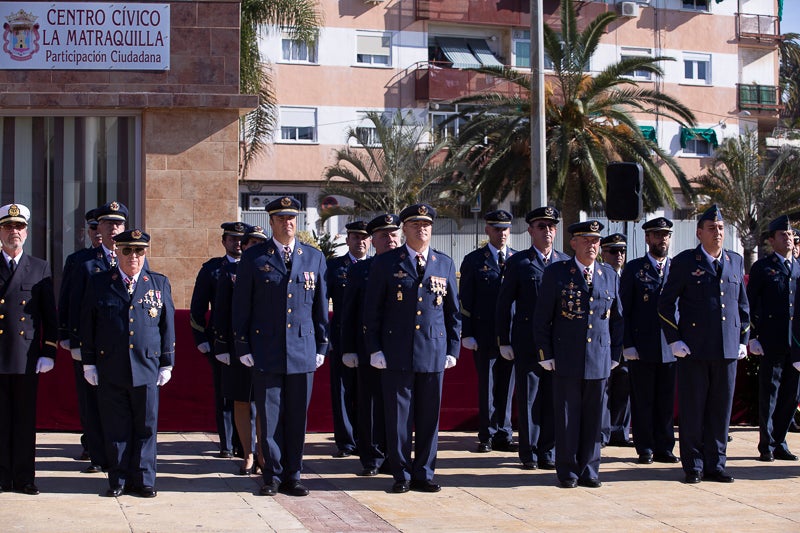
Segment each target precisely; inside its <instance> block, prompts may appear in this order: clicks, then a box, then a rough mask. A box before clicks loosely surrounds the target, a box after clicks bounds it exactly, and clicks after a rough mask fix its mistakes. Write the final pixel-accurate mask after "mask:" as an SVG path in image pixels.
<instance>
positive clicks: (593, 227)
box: [589, 220, 600, 231]
mask: <svg viewBox="0 0 800 533" xmlns="http://www.w3.org/2000/svg"><path fill="white" fill-rule="evenodd" d="M589 229H590V230H592V231H597V230H599V229H600V225H599V224H598V223H597V221H596V220H592V223H591V224H589Z"/></svg>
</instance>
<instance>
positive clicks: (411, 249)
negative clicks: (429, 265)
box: [406, 243, 431, 261]
mask: <svg viewBox="0 0 800 533" xmlns="http://www.w3.org/2000/svg"><path fill="white" fill-rule="evenodd" d="M430 248H431V247H430V246H428V247H427V248H425V249H424V250H419V251H417V250H415V249H413V248H412V247H411V246H409V245H408V243H406V250H408V253H409V254H411V256H412V257H417V254H422V257H423V258H424V259H425V260H426V261H427V260H428V250H430Z"/></svg>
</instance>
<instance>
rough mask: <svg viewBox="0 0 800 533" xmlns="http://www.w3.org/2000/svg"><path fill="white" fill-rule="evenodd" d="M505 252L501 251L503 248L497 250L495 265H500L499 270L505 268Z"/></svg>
mask: <svg viewBox="0 0 800 533" xmlns="http://www.w3.org/2000/svg"><path fill="white" fill-rule="evenodd" d="M505 256H506V254H504V253H503V250H498V251H497V266H499V267H500V272H502V271H503V270H504V269H505V268H506V257H505Z"/></svg>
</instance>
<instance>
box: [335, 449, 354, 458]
mask: <svg viewBox="0 0 800 533" xmlns="http://www.w3.org/2000/svg"><path fill="white" fill-rule="evenodd" d="M353 453H354V452H353V450H347V449H345V450H338V451H337V452H336V453H335V454H333V456H334V457H336V458H337V459H342V458H344V457H350V456H351V455H353Z"/></svg>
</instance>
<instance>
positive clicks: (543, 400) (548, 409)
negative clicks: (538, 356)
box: [514, 345, 556, 463]
mask: <svg viewBox="0 0 800 533" xmlns="http://www.w3.org/2000/svg"><path fill="white" fill-rule="evenodd" d="M528 350H529V348H528ZM514 353H515V354H516V358H515V364H514V372H515V373H516V384H517V387H516V394H517V426H518V428H519V429H518V433H519V438H518V441H519V460H520V461H521V462H523V463H529V462H533V463H536V462H538V461H548V462H550V461H553V454H554V447H555V444H556V436H555V431H556V430H555V423H554V419H553V375H552V372H548V371H547V370H545V369H543V368H542V367H541V366H540V365H539V363H538V362H536V361H534V360H533V357H534V356H533V354H531V355H530V356H523V357H520V356H521V355H522V354H523V353H525V351H523V347H522V346H517V345H514ZM523 359H525V361H523Z"/></svg>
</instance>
